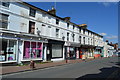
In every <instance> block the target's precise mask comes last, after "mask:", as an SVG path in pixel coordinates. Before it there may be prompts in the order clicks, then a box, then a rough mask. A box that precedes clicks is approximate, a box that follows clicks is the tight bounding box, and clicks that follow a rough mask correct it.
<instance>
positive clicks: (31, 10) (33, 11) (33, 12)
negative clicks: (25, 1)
mask: <svg viewBox="0 0 120 80" xmlns="http://www.w3.org/2000/svg"><path fill="white" fill-rule="evenodd" d="M35 14H36V10H34V9H32V8H30V14H29V15H30V16H32V17H35Z"/></svg>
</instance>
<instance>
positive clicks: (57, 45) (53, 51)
mask: <svg viewBox="0 0 120 80" xmlns="http://www.w3.org/2000/svg"><path fill="white" fill-rule="evenodd" d="M63 44H64V42H63V41H56V40H49V41H48V44H47V60H51V61H57V60H63Z"/></svg>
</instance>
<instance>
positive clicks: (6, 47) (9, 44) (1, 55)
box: [0, 39, 17, 61]
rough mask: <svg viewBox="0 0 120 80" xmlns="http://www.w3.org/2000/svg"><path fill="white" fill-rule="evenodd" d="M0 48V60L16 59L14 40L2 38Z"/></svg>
mask: <svg viewBox="0 0 120 80" xmlns="http://www.w3.org/2000/svg"><path fill="white" fill-rule="evenodd" d="M1 45H2V48H1V49H0V61H13V60H16V50H17V49H16V47H17V45H16V41H15V40H7V39H2V43H1Z"/></svg>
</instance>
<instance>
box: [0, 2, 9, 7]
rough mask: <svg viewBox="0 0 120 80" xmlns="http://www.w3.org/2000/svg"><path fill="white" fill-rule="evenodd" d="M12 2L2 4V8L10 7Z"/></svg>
mask: <svg viewBox="0 0 120 80" xmlns="http://www.w3.org/2000/svg"><path fill="white" fill-rule="evenodd" d="M9 5H10V2H2V6H5V7H9Z"/></svg>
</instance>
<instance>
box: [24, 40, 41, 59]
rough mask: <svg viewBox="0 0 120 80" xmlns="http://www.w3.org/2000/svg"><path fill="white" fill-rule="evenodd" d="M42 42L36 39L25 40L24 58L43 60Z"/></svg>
mask: <svg viewBox="0 0 120 80" xmlns="http://www.w3.org/2000/svg"><path fill="white" fill-rule="evenodd" d="M42 46H43V45H42V43H41V42H35V41H24V51H23V60H27V59H40V60H42Z"/></svg>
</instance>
